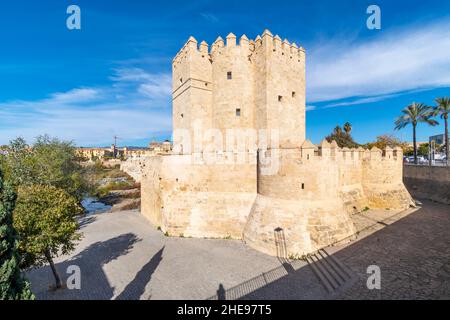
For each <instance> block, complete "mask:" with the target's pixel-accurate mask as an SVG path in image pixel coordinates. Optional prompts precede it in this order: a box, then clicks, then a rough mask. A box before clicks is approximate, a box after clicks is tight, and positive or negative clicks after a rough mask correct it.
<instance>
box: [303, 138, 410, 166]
mask: <svg viewBox="0 0 450 320" xmlns="http://www.w3.org/2000/svg"><path fill="white" fill-rule="evenodd" d="M300 155H301V159H302V160H311V161H314V160H321V159H332V160H353V161H370V160H375V161H403V151H402V149H401V148H400V147H396V148H394V149H392V148H390V147H389V146H388V147H386V148H385V149H384V150H381V149H379V148H377V147H373V148H372V149H370V150H369V149H365V148H362V147H358V148H347V147H344V148H340V147H339V146H338V145H337V143H336V141H334V140H333V141H332V142H331V143H329V142H328V141H327V140H326V139H324V140H323V141H322V142H321V143H320V144H319V145H317V146H316V145H314V144H312V143H311V141H309V140H305V142H304V143H303V144H302V146H301V147H300Z"/></svg>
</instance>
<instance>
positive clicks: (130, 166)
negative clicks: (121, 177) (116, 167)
mask: <svg viewBox="0 0 450 320" xmlns="http://www.w3.org/2000/svg"><path fill="white" fill-rule="evenodd" d="M145 159H146V158H144V157H142V158H129V159H127V160H125V161H121V162H120V170H122V171H123V172H125V173H126V174H128V175H129V176H130V177H132V178H133V179H134V181H136V182H141V178H142V169H143V168H144V167H145Z"/></svg>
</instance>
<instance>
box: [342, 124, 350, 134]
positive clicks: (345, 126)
mask: <svg viewBox="0 0 450 320" xmlns="http://www.w3.org/2000/svg"><path fill="white" fill-rule="evenodd" d="M344 131H345V133H346V134H350V132H351V131H352V125H351V124H350V122H346V123H344Z"/></svg>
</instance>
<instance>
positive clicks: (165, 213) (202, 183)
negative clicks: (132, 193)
mask: <svg viewBox="0 0 450 320" xmlns="http://www.w3.org/2000/svg"><path fill="white" fill-rule="evenodd" d="M230 156H236V155H230ZM193 157H195V156H194V155H171V156H155V157H152V158H150V159H149V161H148V165H147V166H146V167H145V169H144V174H143V179H142V183H141V190H142V197H141V208H142V209H141V212H142V214H143V215H144V216H145V217H146V218H147V219H149V221H150V222H152V224H154V225H155V226H159V227H160V228H161V229H162V230H163V232H167V233H169V234H170V235H175V236H180V235H183V236H192V237H212V238H225V237H232V238H236V239H241V238H242V231H243V229H244V226H245V223H246V221H247V216H248V214H249V213H250V209H251V206H252V204H253V202H254V199H255V197H256V164H255V161H253V163H249V164H239V165H235V164H210V165H208V164H202V163H196V162H197V161H198V160H195V159H194V158H193ZM255 157H256V156H255Z"/></svg>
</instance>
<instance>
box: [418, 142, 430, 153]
mask: <svg viewBox="0 0 450 320" xmlns="http://www.w3.org/2000/svg"><path fill="white" fill-rule="evenodd" d="M429 149H430V144H429V143H428V142H427V143H421V144H420V145H419V147H418V148H417V155H419V156H428V154H429V152H430V151H429Z"/></svg>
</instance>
